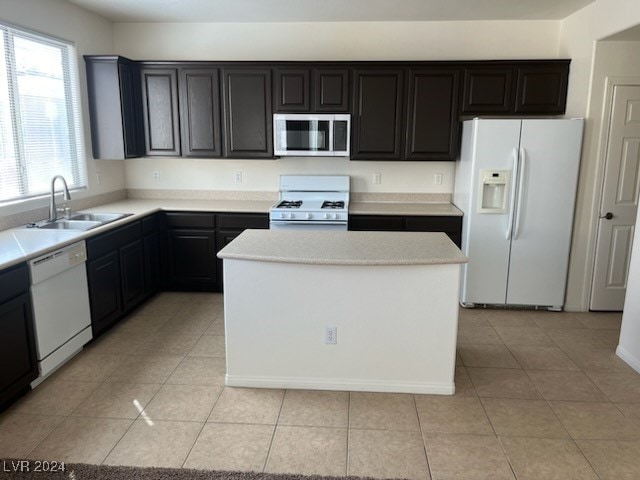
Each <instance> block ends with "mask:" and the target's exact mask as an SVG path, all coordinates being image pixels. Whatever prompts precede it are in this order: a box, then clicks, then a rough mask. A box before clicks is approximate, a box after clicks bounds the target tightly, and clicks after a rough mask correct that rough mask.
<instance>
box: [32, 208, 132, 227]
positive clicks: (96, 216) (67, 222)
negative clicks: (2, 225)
mask: <svg viewBox="0 0 640 480" xmlns="http://www.w3.org/2000/svg"><path fill="white" fill-rule="evenodd" d="M130 215H132V214H131V213H85V212H76V213H73V214H71V215H70V216H69V218H60V219H58V220H55V221H53V222H49V221H44V222H39V223H35V224H31V225H29V227H35V228H41V229H45V230H80V231H85V230H91V229H92V228H96V227H100V226H102V225H105V224H107V223H111V222H115V221H116V220H120V219H121V218H125V217H128V216H130Z"/></svg>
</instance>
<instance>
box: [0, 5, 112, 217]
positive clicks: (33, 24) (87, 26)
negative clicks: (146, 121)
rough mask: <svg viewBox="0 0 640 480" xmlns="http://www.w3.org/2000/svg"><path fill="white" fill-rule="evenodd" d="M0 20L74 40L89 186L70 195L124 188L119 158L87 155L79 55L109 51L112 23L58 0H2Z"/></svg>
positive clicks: (0, 210) (18, 207)
mask: <svg viewBox="0 0 640 480" xmlns="http://www.w3.org/2000/svg"><path fill="white" fill-rule="evenodd" d="M0 20H2V21H6V22H9V23H12V24H14V25H16V26H22V27H27V28H29V29H31V30H35V31H39V32H42V33H46V34H49V35H52V36H55V37H58V38H62V39H65V40H68V41H72V42H74V43H75V46H76V50H77V54H78V69H79V73H80V94H81V101H82V116H83V121H84V131H85V147H86V152H87V169H88V172H87V173H88V177H89V188H88V190H87V191H84V192H78V193H76V194H74V195H73V197H74V198H86V197H88V196H93V195H98V194H101V193H106V192H111V191H115V190H120V189H122V188H124V166H123V162H114V161H96V160H94V159H93V158H92V156H91V135H90V127H89V110H88V106H87V101H86V99H87V86H86V78H85V70H84V60H83V59H82V55H86V54H107V53H113V50H114V44H113V24H112V23H111V22H109V21H107V20H105V19H104V18H102V17H99V16H97V15H94V14H92V13H90V12H88V11H87V10H84V9H82V8H79V7H76V6H75V5H72V4H69V3H67V2H65V1H61V0H2V8H1V9H0ZM98 172H100V173H102V175H101V183H100V184H97V182H96V173H98ZM47 201H48V200H47V199H36V200H30V201H27V202H21V203H19V204H14V205H10V206H0V215H10V214H13V213H18V212H24V211H27V210H32V209H34V208H37V207H40V206H43V205H46V204H47Z"/></svg>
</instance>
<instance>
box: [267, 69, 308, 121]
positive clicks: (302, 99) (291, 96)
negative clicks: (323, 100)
mask: <svg viewBox="0 0 640 480" xmlns="http://www.w3.org/2000/svg"><path fill="white" fill-rule="evenodd" d="M275 75H276V81H275V84H276V95H275V96H276V98H275V108H274V110H275V111H276V112H308V111H309V110H310V108H311V105H310V101H309V96H310V95H309V92H310V90H311V88H310V83H309V78H310V75H309V69H308V68H295V69H293V68H278V69H276V71H275Z"/></svg>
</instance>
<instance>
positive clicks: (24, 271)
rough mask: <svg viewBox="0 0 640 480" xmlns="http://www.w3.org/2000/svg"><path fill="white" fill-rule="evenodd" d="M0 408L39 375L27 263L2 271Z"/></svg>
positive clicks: (0, 284) (0, 299)
mask: <svg viewBox="0 0 640 480" xmlns="http://www.w3.org/2000/svg"><path fill="white" fill-rule="evenodd" d="M0 365H2V368H1V369H0V411H1V410H3V409H4V407H6V406H7V405H8V404H9V403H10V402H12V401H13V400H15V398H17V397H18V396H19V395H20V394H21V393H22V392H24V391H25V390H27V389H28V388H29V384H30V383H31V382H32V381H33V380H34V379H35V378H36V377H37V376H38V363H37V359H36V344H35V336H34V331H33V310H32V308H31V297H30V295H29V270H28V267H27V265H26V264H21V265H18V266H16V267H12V268H9V269H7V270H4V271H3V272H1V273H0Z"/></svg>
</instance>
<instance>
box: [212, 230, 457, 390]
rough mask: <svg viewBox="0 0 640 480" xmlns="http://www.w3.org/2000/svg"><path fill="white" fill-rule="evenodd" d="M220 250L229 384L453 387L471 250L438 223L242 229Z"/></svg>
mask: <svg viewBox="0 0 640 480" xmlns="http://www.w3.org/2000/svg"><path fill="white" fill-rule="evenodd" d="M218 256H219V257H220V258H222V259H224V284H225V299H224V302H225V305H224V309H225V335H226V338H225V341H226V356H227V376H226V384H227V385H230V386H246V387H268V388H307V389H323V390H357V391H374V392H406V393H435V394H445V395H450V394H453V393H454V391H455V386H454V371H455V352H456V336H457V326H458V298H459V282H460V266H461V264H462V263H464V262H466V261H467V259H466V257H464V255H462V253H461V252H460V250H459V249H458V248H457V247H456V246H455V245H454V243H453V242H452V241H451V240H450V239H449V238H448V237H447V236H446V235H445V234H444V233H415V232H349V231H344V232H335V231H274V230H246V231H245V232H244V233H242V234H241V235H240V236H238V237H237V238H236V239H235V240H233V241H232V242H231V243H230V244H229V245H227V246H226V247H225V248H224V249H223V250H221V251H220V252H219V254H218ZM334 342H335V343H334Z"/></svg>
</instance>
